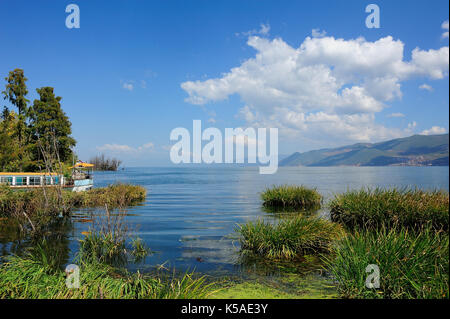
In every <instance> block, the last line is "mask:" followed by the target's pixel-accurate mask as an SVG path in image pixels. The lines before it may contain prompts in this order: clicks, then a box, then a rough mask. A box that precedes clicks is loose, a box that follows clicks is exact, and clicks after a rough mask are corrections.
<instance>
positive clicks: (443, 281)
mask: <svg viewBox="0 0 450 319" xmlns="http://www.w3.org/2000/svg"><path fill="white" fill-rule="evenodd" d="M448 244H449V237H448V233H445V232H438V233H435V232H434V231H433V230H432V229H430V228H425V229H422V230H419V231H411V230H407V229H405V228H391V229H388V228H386V227H382V228H380V229H378V230H367V229H365V230H360V231H355V232H354V233H353V234H349V235H348V236H346V237H344V238H342V239H341V240H340V241H339V242H338V243H337V245H336V248H335V249H334V251H333V254H331V255H330V257H328V259H327V266H328V269H329V271H330V272H331V274H332V275H333V276H334V278H335V280H336V281H337V284H338V290H339V293H340V294H341V296H342V297H344V298H408V299H416V298H449V245H448ZM370 264H375V265H377V266H378V267H379V270H380V287H379V289H368V288H366V285H365V281H366V278H367V276H368V275H369V274H368V273H367V272H366V267H367V266H368V265H370Z"/></svg>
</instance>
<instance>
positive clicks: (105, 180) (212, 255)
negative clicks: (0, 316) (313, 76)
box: [0, 167, 449, 275]
mask: <svg viewBox="0 0 450 319" xmlns="http://www.w3.org/2000/svg"><path fill="white" fill-rule="evenodd" d="M448 177H449V175H448V167H322V168H320V167H317V168H309V167H308V168H307V167H299V168H280V169H279V170H278V172H277V173H276V174H274V175H260V174H259V173H258V169H257V168H256V167H254V168H253V167H247V168H243V167H240V168H239V167H236V168H230V167H227V168H222V167H208V168H205V167H192V168H191V167H173V168H129V169H126V170H124V171H118V172H98V173H96V174H95V185H96V186H98V187H100V186H106V185H108V184H111V183H114V182H117V181H120V182H128V183H133V184H139V185H142V186H144V187H146V188H147V191H148V194H147V198H146V200H145V202H144V203H142V204H141V205H139V206H136V207H130V208H128V209H127V211H126V215H127V217H126V221H127V222H128V224H129V226H130V228H131V229H132V230H133V233H132V235H135V236H138V237H140V238H142V239H143V241H144V242H145V243H146V245H147V246H148V247H149V248H150V249H151V250H152V251H153V252H155V253H154V254H152V255H151V256H149V257H147V258H146V260H145V263H144V264H139V265H133V264H131V265H130V268H131V269H136V268H142V269H144V270H146V269H147V270H150V269H153V267H154V266H155V265H165V267H166V268H169V269H170V268H173V267H176V268H177V269H178V270H180V271H185V270H196V271H200V272H206V273H209V274H214V273H217V274H228V275H242V274H245V273H248V272H256V273H259V272H262V273H265V274H267V273H275V272H277V271H278V270H277V268H276V267H275V268H273V267H272V266H271V265H270V263H265V262H261V261H257V260H242V259H241V257H240V256H239V253H238V252H239V243H238V240H237V238H236V235H235V234H234V229H235V228H236V225H237V224H238V223H244V222H246V221H247V220H255V219H258V218H264V219H266V220H268V221H276V220H277V219H278V218H280V217H283V216H285V215H286V214H292V212H286V211H281V212H280V211H271V210H268V209H264V208H263V207H262V205H261V200H260V198H259V194H260V192H261V191H263V190H264V189H265V188H266V187H270V186H272V185H279V184H304V185H307V186H308V187H315V188H317V190H318V191H319V192H320V193H321V194H322V195H323V196H324V203H325V206H326V203H327V201H328V200H329V199H330V198H331V197H332V196H333V194H335V193H339V192H344V191H346V190H347V189H358V188H361V187H377V186H379V187H394V186H395V187H419V188H423V189H436V188H438V189H445V190H448ZM99 213H102V211H101V210H99V211H96V210H80V211H77V212H75V213H74V216H73V226H74V227H71V225H72V224H70V225H65V226H63V227H62V225H59V226H60V227H59V228H55V229H53V230H52V232H51V233H50V234H48V236H50V237H49V239H50V240H52V241H53V242H55V243H56V242H57V243H59V244H58V245H59V246H58V245H57V246H58V248H55V251H59V252H58V253H61V254H62V255H63V256H64V259H65V260H66V261H67V262H70V261H71V260H73V258H74V254H73V252H74V251H76V250H77V249H78V239H80V238H82V236H83V235H82V234H81V233H82V232H85V231H87V230H88V229H89V227H90V226H91V225H92V219H93V215H95V214H99ZM304 214H319V215H322V216H325V217H327V216H328V210H327V209H326V207H325V208H322V209H320V210H319V211H318V212H304ZM0 227H1V226H0ZM0 231H1V232H0V246H1V254H2V255H5V254H6V253H8V252H12V253H15V254H20V252H21V250H22V249H23V247H25V246H27V245H29V244H30V242H29V239H26V238H25V239H23V238H22V239H19V238H18V237H15V236H14V234H13V233H14V230H10V233H8V232H6V231H5V230H4V229H0ZM51 236H55V237H51ZM27 240H28V241H27ZM301 264H302V265H303V266H305V265H306V266H305V267H306V268H308V267H310V266H311V267H313V268H314V269H318V268H320V267H319V266H317V265H316V264H315V263H314V262H308V263H301ZM288 266H289V265H284V266H282V267H288ZM291 266H292V265H291ZM291 266H289V267H291ZM303 266H301V265H296V266H295V269H296V271H298V270H299V269H301V268H302V267H303ZM271 267H272V268H271ZM308 270H309V269H306V270H305V271H308ZM302 271H303V270H302Z"/></svg>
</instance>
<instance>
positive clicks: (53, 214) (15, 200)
mask: <svg viewBox="0 0 450 319" xmlns="http://www.w3.org/2000/svg"><path fill="white" fill-rule="evenodd" d="M146 194H147V191H146V189H145V188H144V187H142V186H138V185H130V184H113V185H109V186H107V187H102V188H93V189H90V190H88V191H85V192H72V191H69V190H64V189H60V188H45V187H42V188H37V189H33V190H25V191H21V190H12V189H11V188H9V187H8V186H6V185H0V218H2V219H5V220H6V221H8V222H10V223H17V224H18V226H19V227H20V230H21V231H22V232H24V233H27V232H30V233H32V234H33V233H39V232H40V231H41V230H44V229H46V228H47V227H48V226H49V225H50V224H52V223H53V222H55V220H56V219H57V217H58V216H70V214H71V212H72V210H73V209H76V208H96V207H97V208H105V206H106V207H107V208H125V207H127V206H132V205H135V204H138V203H140V202H142V201H143V200H145V197H146Z"/></svg>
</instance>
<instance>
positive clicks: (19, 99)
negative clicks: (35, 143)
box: [2, 69, 30, 142]
mask: <svg viewBox="0 0 450 319" xmlns="http://www.w3.org/2000/svg"><path fill="white" fill-rule="evenodd" d="M5 80H6V82H7V84H6V88H5V90H4V91H3V92H2V93H3V96H4V97H3V98H4V99H5V100H8V101H9V102H10V103H11V104H12V105H14V106H15V107H17V112H18V113H17V114H18V125H17V134H18V137H19V141H20V142H22V141H23V139H24V136H23V135H24V133H25V129H26V116H27V113H28V102H30V101H29V100H28V99H27V98H26V95H27V94H28V89H27V85H26V82H27V81H28V79H27V78H26V77H25V75H24V72H23V70H22V69H15V70H14V71H10V72H9V75H8V76H7V77H6V78H5Z"/></svg>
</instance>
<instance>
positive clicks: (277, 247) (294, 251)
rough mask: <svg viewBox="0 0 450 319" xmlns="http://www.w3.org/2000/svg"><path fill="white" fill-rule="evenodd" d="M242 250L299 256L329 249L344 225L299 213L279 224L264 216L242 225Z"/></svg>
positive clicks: (289, 257)
mask: <svg viewBox="0 0 450 319" xmlns="http://www.w3.org/2000/svg"><path fill="white" fill-rule="evenodd" d="M236 231H237V232H238V233H240V235H241V236H240V244H241V251H242V252H243V253H251V254H255V255H259V256H263V257H265V258H269V259H287V260H292V259H299V258H301V257H302V256H305V255H314V254H319V253H326V252H328V251H329V250H330V248H331V245H332V242H333V240H335V239H336V238H339V236H340V235H341V233H342V229H341V227H340V226H339V225H338V224H335V223H332V222H330V221H327V220H325V219H321V218H316V217H303V216H301V215H300V216H295V217H290V218H286V219H282V220H280V221H279V222H278V223H276V224H271V223H267V222H265V221H263V220H257V221H254V222H252V221H250V222H247V223H246V224H243V225H239V226H238V228H237V229H236Z"/></svg>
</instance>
